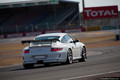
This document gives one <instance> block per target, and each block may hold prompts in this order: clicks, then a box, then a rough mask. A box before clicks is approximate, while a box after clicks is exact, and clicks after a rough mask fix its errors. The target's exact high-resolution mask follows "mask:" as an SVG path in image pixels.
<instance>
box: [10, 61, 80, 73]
mask: <svg viewBox="0 0 120 80" xmlns="http://www.w3.org/2000/svg"><path fill="white" fill-rule="evenodd" d="M75 63H78V61H73V63H72V64H64V63H51V64H50V65H48V66H45V65H44V64H36V65H35V66H34V67H33V68H30V69H25V68H24V67H22V66H21V67H20V68H17V69H12V70H10V71H22V70H33V69H38V68H42V69H43V68H49V67H56V66H66V65H73V64H75Z"/></svg>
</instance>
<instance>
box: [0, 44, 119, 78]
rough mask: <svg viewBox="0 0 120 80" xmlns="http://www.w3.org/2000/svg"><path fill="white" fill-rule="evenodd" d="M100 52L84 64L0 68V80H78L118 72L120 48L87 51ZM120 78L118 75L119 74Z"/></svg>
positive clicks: (89, 57)
mask: <svg viewBox="0 0 120 80" xmlns="http://www.w3.org/2000/svg"><path fill="white" fill-rule="evenodd" d="M87 51H88V53H89V52H90V51H97V52H102V54H99V55H90V56H88V59H87V61H86V62H77V61H74V63H73V64H70V65H61V64H51V65H50V66H48V67H44V66H43V65H38V66H36V67H35V68H34V69H24V68H23V67H22V65H21V64H18V65H13V66H8V67H2V68H0V80H69V79H72V80H80V79H82V78H85V77H88V76H89V75H91V76H92V75H95V74H98V75H99V74H104V73H106V72H120V52H119V51H120V46H114V47H105V48H94V49H89V50H87ZM119 76H120V74H119Z"/></svg>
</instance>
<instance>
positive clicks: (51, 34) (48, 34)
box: [36, 33, 67, 38]
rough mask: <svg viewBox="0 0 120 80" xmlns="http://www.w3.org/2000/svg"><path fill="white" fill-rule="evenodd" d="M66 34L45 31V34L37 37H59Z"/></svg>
mask: <svg viewBox="0 0 120 80" xmlns="http://www.w3.org/2000/svg"><path fill="white" fill-rule="evenodd" d="M66 34H67V33H47V34H41V35H38V36H37V37H44V36H60V37H62V36H64V35H66ZM37 37H36V38H37Z"/></svg>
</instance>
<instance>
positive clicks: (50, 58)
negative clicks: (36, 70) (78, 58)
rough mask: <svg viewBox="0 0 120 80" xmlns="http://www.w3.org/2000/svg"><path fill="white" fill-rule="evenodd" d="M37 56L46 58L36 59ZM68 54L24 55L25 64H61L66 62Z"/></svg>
mask: <svg viewBox="0 0 120 80" xmlns="http://www.w3.org/2000/svg"><path fill="white" fill-rule="evenodd" d="M36 56H46V57H45V58H38V57H37V58H36ZM66 60H67V54H66V53H65V52H64V53H53V54H52V55H48V54H46V55H31V56H30V55H24V56H23V64H42V63H43V64H44V63H59V62H66Z"/></svg>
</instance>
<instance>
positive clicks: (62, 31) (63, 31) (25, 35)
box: [0, 28, 86, 39]
mask: <svg viewBox="0 0 120 80" xmlns="http://www.w3.org/2000/svg"><path fill="white" fill-rule="evenodd" d="M85 31H86V29H85V28H74V29H63V30H48V31H39V32H24V33H14V34H3V35H0V39H3V38H16V37H27V36H37V35H40V34H45V33H77V32H85Z"/></svg>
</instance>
